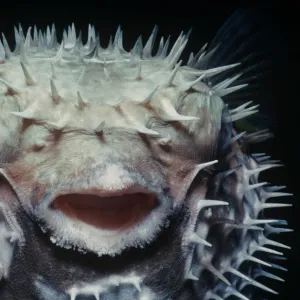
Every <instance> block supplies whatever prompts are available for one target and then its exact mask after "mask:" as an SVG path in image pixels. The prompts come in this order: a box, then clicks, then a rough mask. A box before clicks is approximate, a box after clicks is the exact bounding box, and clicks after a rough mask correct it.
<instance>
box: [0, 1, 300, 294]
mask: <svg viewBox="0 0 300 300" xmlns="http://www.w3.org/2000/svg"><path fill="white" fill-rule="evenodd" d="M223 2H224V3H223ZM225 2H227V1H219V2H217V1H215V2H213V1H210V2H209V3H208V2H207V1H181V2H179V3H176V2H175V1H173V2H159V3H155V2H153V1H147V0H144V1H140V2H136V3H133V2H129V1H128V0H127V1H123V2H122V4H120V3H119V2H117V1H92V0H89V1H78V3H76V2H75V1H73V2H67V1H64V2H53V1H42V2H39V3H35V2H32V1H26V2H23V3H17V2H15V1H10V2H9V1H6V3H5V4H3V1H1V4H0V31H2V32H4V33H5V34H6V37H7V38H8V39H9V40H10V42H11V43H13V26H14V25H17V24H18V23H19V22H21V24H22V26H23V28H24V30H27V28H28V26H32V25H34V24H36V25H38V26H39V27H42V28H44V29H45V27H46V26H47V25H51V24H52V23H53V22H54V23H55V24H56V26H57V30H58V32H59V33H61V31H62V29H63V28H64V27H66V26H67V25H70V24H71V23H72V22H74V23H75V25H76V28H77V29H82V30H83V36H84V37H85V36H86V34H87V27H88V24H89V23H92V24H94V25H95V27H96V30H97V31H100V40H101V44H102V45H103V46H104V45H106V43H107V42H108V39H109V35H110V34H114V33H115V31H116V29H117V26H118V25H119V24H121V25H122V29H123V31H124V44H125V49H126V50H129V48H130V47H132V46H133V45H134V42H135V40H136V38H137V37H138V35H139V34H143V35H144V36H145V37H148V36H149V34H150V33H151V31H152V29H153V26H154V25H155V24H157V25H159V36H161V35H163V36H168V35H169V34H171V35H172V37H173V38H174V39H175V38H176V37H177V36H178V35H179V33H180V32H181V30H185V31H187V30H188V29H189V28H190V27H193V32H192V36H191V38H190V42H189V47H188V51H187V52H189V51H193V52H197V51H198V50H199V49H200V48H201V46H202V45H203V44H204V43H205V42H207V41H210V40H211V39H212V38H213V36H214V35H215V33H216V31H217V30H218V28H220V26H221V25H222V24H223V23H224V21H225V20H226V19H227V18H228V17H229V16H230V15H231V14H232V13H233V12H234V11H235V10H236V9H238V8H239V7H238V6H235V5H233V4H231V5H228V4H225ZM259 9H260V11H262V12H264V13H265V14H266V15H267V16H269V17H271V19H272V22H274V25H275V26H277V28H280V30H281V34H283V35H284V36H285V37H286V39H285V41H286V45H285V47H286V48H287V52H286V54H285V56H286V57H284V58H283V64H281V65H280V66H276V64H274V69H273V70H272V71H273V73H274V74H276V76H273V78H272V79H269V81H267V83H266V88H268V89H269V90H270V93H271V95H272V98H271V101H272V103H270V105H272V107H273V109H272V111H270V112H269V114H270V115H271V119H272V126H271V129H272V131H273V132H274V133H275V138H274V139H272V140H271V141H268V142H266V143H264V144H263V145H262V146H261V149H262V150H264V151H263V152H267V153H268V154H270V155H272V157H274V159H280V160H282V162H283V163H284V164H285V167H284V168H281V169H280V171H277V170H276V171H274V172H273V171H271V172H269V173H268V174H266V177H265V178H266V179H267V180H268V181H270V182H272V183H274V184H277V185H287V186H288V188H287V190H286V191H287V192H292V193H294V197H293V198H289V199H287V200H291V201H290V202H292V203H293V204H294V206H293V208H292V209H286V210H285V211H284V212H283V213H280V217H282V218H283V217H285V218H286V219H288V222H289V227H290V228H294V229H295V231H294V233H288V234H285V236H284V237H283V238H282V239H281V241H284V242H285V243H288V244H289V245H291V246H292V250H290V251H287V252H286V253H287V257H288V261H287V262H286V263H285V264H284V265H285V266H286V267H287V268H288V269H289V272H288V273H286V274H282V277H284V278H285V279H286V283H283V284H282V283H279V284H278V285H277V284H275V286H276V287H277V290H278V291H279V292H280V295H279V296H274V295H271V296H269V299H278V300H279V299H291V300H292V299H300V292H299V287H298V286H297V282H298V278H299V277H300V271H299V267H300V264H299V254H300V246H299V244H300V241H299V237H300V236H299V231H298V227H299V225H298V224H299V221H298V220H297V219H298V214H299V213H300V210H299V199H298V198H299V184H298V177H299V175H298V174H299V169H300V164H299V153H300V143H299V137H300V135H299V121H300V109H299V107H300V99H299V98H300V97H299V86H300V83H299V77H298V73H299V64H298V58H297V52H298V49H297V47H296V45H297V43H298V42H299V41H298V40H299V33H298V26H297V25H298V19H299V16H298V15H297V11H298V8H297V7H293V6H291V5H290V3H287V2H283V3H282V6H281V7H268V8H263V7H260V8H259ZM174 39H173V40H174ZM144 40H145V39H144ZM254 100H255V99H254ZM268 101H270V100H268ZM284 201H286V200H284ZM299 218H300V216H299ZM277 240H278V239H277Z"/></svg>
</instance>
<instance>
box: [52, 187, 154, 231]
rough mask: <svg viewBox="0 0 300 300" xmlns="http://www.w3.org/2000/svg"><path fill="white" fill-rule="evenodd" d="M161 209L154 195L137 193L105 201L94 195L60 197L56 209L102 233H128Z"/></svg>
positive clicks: (57, 199) (55, 204)
mask: <svg viewBox="0 0 300 300" xmlns="http://www.w3.org/2000/svg"><path fill="white" fill-rule="evenodd" d="M156 205H157V199H156V197H155V195H154V194H146V193H133V194H123V195H119V196H108V197H102V196H97V195H90V194H67V195H61V196H58V197H57V198H56V199H55V201H54V202H53V204H52V208H54V209H57V210H60V211H61V212H63V213H64V214H65V215H66V216H67V217H69V218H71V219H73V220H74V219H75V220H79V221H81V222H84V223H87V224H89V225H92V226H95V227H97V228H100V229H104V230H105V229H106V230H116V229H126V228H129V227H132V226H134V225H135V224H137V223H139V222H141V221H142V219H143V218H145V217H146V216H147V215H148V214H149V213H150V212H151V211H152V210H153V209H154V208H155V207H156Z"/></svg>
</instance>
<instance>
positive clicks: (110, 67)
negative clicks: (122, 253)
mask: <svg viewBox="0 0 300 300" xmlns="http://www.w3.org/2000/svg"><path fill="white" fill-rule="evenodd" d="M156 36H157V27H155V28H154V30H153V32H152V34H151V35H150V37H149V39H148V40H147V42H146V44H145V45H143V43H142V39H141V37H139V38H138V40H137V41H136V43H135V45H134V46H133V48H132V49H131V50H130V51H126V50H125V49H124V48H123V43H122V40H123V33H122V30H121V29H120V28H118V30H117V32H116V35H115V38H114V39H110V42H109V45H108V46H107V47H106V48H103V47H101V45H100V41H99V36H98V35H96V32H95V29H94V27H93V26H89V31H88V40H87V43H86V44H83V41H82V38H81V34H79V35H78V34H77V33H76V30H75V27H74V25H72V26H70V27H69V28H68V29H67V30H65V31H64V33H63V38H62V41H61V42H60V43H59V42H58V40H57V37H56V31H55V27H54V26H53V27H52V28H51V29H50V28H49V27H47V30H46V32H42V31H38V30H37V29H36V27H34V29H33V34H32V30H31V28H29V30H28V32H27V34H26V35H25V34H24V33H23V30H22V28H21V27H20V28H19V30H17V29H15V42H16V46H15V49H14V51H12V50H11V49H10V47H9V45H8V42H7V40H6V38H5V36H4V35H2V41H1V40H0V63H1V64H0V84H1V85H0V106H1V110H0V121H1V122H0V137H1V139H2V140H1V144H0V163H6V162H9V161H11V160H12V159H13V158H12V155H13V153H16V151H17V149H18V148H19V146H20V139H19V138H16V136H19V135H22V130H21V129H22V125H24V124H26V126H27V125H28V124H33V125H38V126H43V127H45V128H46V129H47V130H48V131H49V134H52V133H60V134H67V133H70V132H80V133H81V134H88V135H93V136H99V135H101V136H102V135H105V134H106V132H107V130H111V129H112V130H113V129H114V128H117V129H119V128H122V129H126V130H130V131H132V132H133V133H134V134H135V133H136V134H142V135H145V136H146V137H147V138H150V139H157V141H158V143H160V144H161V145H166V144H170V143H172V139H174V137H171V136H170V135H165V134H164V133H163V131H159V130H156V129H155V128H151V126H148V125H149V123H150V122H149V120H150V119H151V118H156V119H159V120H160V121H161V122H165V123H166V124H167V123H174V122H179V123H181V124H183V125H184V126H185V127H187V128H189V129H192V128H193V130H190V131H192V134H194V135H195V136H197V133H198V132H197V128H199V126H200V125H199V126H198V127H197V126H195V125H191V124H202V123H201V122H202V120H201V118H199V116H198V111H200V110H201V109H202V108H203V107H209V108H211V107H214V106H218V108H220V106H221V108H222V109H223V111H227V112H228V113H227V114H225V113H224V114H223V116H221V115H217V116H212V118H213V117H215V118H216V119H219V121H220V124H221V125H222V129H221V130H220V138H222V136H221V135H222V134H223V133H222V130H223V129H224V128H225V129H226V128H227V129H228V128H230V129H229V130H230V138H231V139H230V140H229V142H228V141H227V140H226V139H224V141H226V142H228V144H226V145H222V146H223V147H222V149H223V150H222V151H220V152H219V154H218V157H216V160H214V161H211V162H206V163H203V164H198V165H196V166H195V176H196V175H197V174H198V173H199V172H201V171H202V170H203V169H204V168H206V167H208V166H210V165H214V167H215V170H214V172H213V174H212V175H211V177H212V179H211V181H212V184H211V185H210V187H209V188H208V193H207V197H206V198H204V199H199V198H195V199H193V198H192V199H190V202H189V203H188V204H187V205H189V213H190V215H189V216H188V222H187V225H186V228H185V230H184V233H183V235H182V245H181V246H182V252H183V256H185V258H186V264H185V278H184V280H183V281H184V282H185V283H184V284H186V283H187V282H189V281H191V280H192V281H193V283H192V285H191V286H192V289H193V293H194V294H195V295H198V297H199V299H202V300H209V299H216V300H222V299H227V298H229V297H231V296H236V297H238V298H240V299H245V300H247V299H249V298H248V297H249V296H248V293H249V295H250V294H251V290H250V292H249V290H248V287H249V286H255V287H258V288H260V289H263V290H265V291H268V292H271V293H273V294H275V293H276V292H275V291H274V290H273V289H270V288H269V287H267V286H266V285H264V284H262V283H260V282H259V281H258V279H257V278H258V277H268V278H271V279H275V280H279V281H282V279H281V278H280V277H278V276H277V275H274V274H272V273H270V272H268V271H267V270H265V269H262V266H264V267H266V268H275V269H279V270H284V268H283V267H281V266H279V265H277V264H275V263H273V262H270V261H269V257H268V256H269V255H272V256H271V258H272V259H275V260H276V259H280V256H281V255H282V253H281V252H279V251H277V250H274V249H272V248H269V246H268V245H270V246H275V247H279V248H289V247H288V246H286V245H284V244H281V243H279V242H276V241H274V240H272V239H270V238H269V236H270V235H272V234H277V233H281V232H289V231H290V230H289V229H286V228H283V227H275V226H274V224H275V225H276V224H277V225H285V221H281V220H273V219H264V218H263V211H264V210H265V209H271V208H275V207H277V208H281V207H286V206H289V205H288V204H285V203H277V202H274V203H269V202H267V200H268V199H269V198H274V197H282V196H288V195H289V194H287V193H282V192H278V190H279V189H280V187H266V183H264V182H263V183H260V182H259V181H258V175H259V173H260V172H262V171H264V170H267V169H270V168H273V167H276V166H278V165H277V164H276V163H275V162H274V161H268V157H265V156H263V155H261V154H255V155H248V154H246V153H244V151H243V147H244V146H245V145H246V146H247V145H248V144H249V143H252V142H259V141H261V140H264V139H265V138H267V137H269V136H270V134H269V133H268V132H267V131H261V132H256V133H252V134H249V133H247V132H241V133H236V132H235V131H234V130H232V129H231V125H232V123H233V122H235V121H237V120H240V119H243V118H245V117H248V116H250V115H252V114H254V113H256V112H257V111H258V110H257V106H258V105H254V106H250V107H249V105H250V102H247V103H245V104H242V105H241V106H239V107H233V108H231V107H230V108H229V109H228V110H226V105H225V103H224V102H223V100H222V99H223V97H225V96H226V95H228V94H230V93H233V92H235V91H237V90H239V89H241V88H244V87H246V86H247V85H246V84H242V85H234V82H235V81H236V80H237V79H238V78H239V77H240V76H241V75H242V74H238V75H234V76H232V77H230V78H227V79H225V80H223V81H222V82H219V83H217V84H215V85H214V86H209V85H208V84H207V80H209V78H210V77H213V76H215V75H218V74H220V73H222V72H226V71H227V70H229V69H231V68H234V67H235V66H237V65H238V64H232V65H228V66H220V67H217V68H212V69H201V67H202V66H204V65H205V62H207V61H208V60H209V58H210V56H211V55H212V53H214V51H215V49H213V50H211V51H210V52H207V50H206V46H204V47H203V48H202V49H201V50H200V51H199V52H198V53H197V54H196V55H194V54H191V55H190V58H189V60H188V63H187V65H185V66H184V65H183V64H182V61H181V60H180V57H181V55H182V52H183V51H184V49H185V47H186V45H187V42H188V38H189V33H188V34H184V33H181V34H180V35H179V37H178V38H177V40H176V41H175V43H174V44H173V46H172V47H170V49H169V46H170V39H167V40H165V39H164V38H161V40H160V41H159V45H158V50H157V52H156V54H155V55H153V49H154V44H155V38H156ZM225 99H226V97H225ZM222 109H219V110H216V111H222ZM207 111H208V112H214V111H215V110H214V109H211V110H207ZM46 145H47V144H46V141H44V140H36V141H35V148H34V149H35V151H39V150H41V149H43V148H44V147H46ZM199 146H200V145H199ZM7 149H13V150H12V151H8V150H7ZM3 170H4V171H3V174H4V175H5V165H4V166H3ZM0 204H1V195H0ZM11 220H14V219H13V216H11V215H10V214H7V213H5V207H4V205H0V243H1V247H2V245H3V247H5V252H4V254H1V255H0V279H1V278H2V277H4V278H7V277H8V276H9V267H10V264H11V260H12V253H13V246H14V244H15V243H16V242H18V241H21V239H20V238H19V236H20V234H19V235H18V238H15V235H14V228H15V227H17V225H16V224H15V225H14V226H15V227H14V226H11V225H10V224H11ZM14 222H15V223H16V221H14ZM64 242H65V241H63V242H62V244H63V243H64ZM22 243H23V242H22ZM22 243H21V244H22ZM256 252H259V253H263V257H261V256H255V255H256ZM265 254H266V255H265ZM265 259H266V260H265ZM249 263H251V264H249ZM253 265H254V266H255V268H254V267H253ZM257 265H258V266H259V267H256V266H257ZM199 280H200V281H201V282H202V283H203V282H204V283H205V284H203V287H201V286H200V284H199ZM202 283H201V284H202ZM184 284H183V285H184ZM80 290H82V289H80V288H76V289H73V290H72V291H71V292H70V294H72V295H71V297H72V299H75V298H76V295H77V294H76V293H77V292H78V291H80ZM78 293H79V292H78ZM95 293H96V294H97V295H98V296H99V293H100V291H98V290H96V292H95V291H94V290H93V291H92V293H91V294H92V295H95ZM146 294H147V293H146ZM98 296H96V298H97V297H98ZM97 299H98V298H97ZM140 299H141V300H142V299H148V298H147V297H144V298H140ZM151 299H152V298H151ZM157 299H158V298H157ZM161 299H162V298H161ZM159 300H160V298H159Z"/></svg>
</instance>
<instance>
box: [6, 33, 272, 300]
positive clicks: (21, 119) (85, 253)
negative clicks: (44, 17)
mask: <svg viewBox="0 0 300 300" xmlns="http://www.w3.org/2000/svg"><path fill="white" fill-rule="evenodd" d="M29 34H30V31H29ZM29 34H28V35H27V38H26V39H24V36H23V33H22V31H19V32H17V35H16V41H17V47H16V50H15V52H14V53H11V52H10V50H8V48H7V46H6V48H5V51H4V53H5V55H4V59H5V61H4V63H3V64H2V65H0V79H1V83H3V85H1V86H0V104H1V108H2V110H1V111H0V122H1V123H0V134H1V135H0V136H1V142H2V143H1V145H0V162H1V163H2V169H1V174H2V176H1V181H0V195H1V199H0V201H1V202H0V203H1V205H2V207H0V208H1V209H2V210H0V212H1V214H0V225H1V227H0V243H2V245H3V247H6V248H5V249H6V250H5V251H3V252H2V253H3V254H2V255H0V266H1V263H2V269H3V270H4V271H3V272H2V273H3V274H1V273H0V279H1V277H3V281H2V282H1V286H0V298H1V299H5V300H13V299H22V300H32V299H37V300H49V299H58V300H65V299H66V300H67V299H72V300H74V299H76V300H80V299H99V296H100V299H101V300H119V299H120V300H121V299H122V300H124V299H139V300H153V299H155V300H171V299H172V300H187V299H202V300H208V299H217V300H220V299H226V298H227V297H229V296H231V295H234V293H236V294H235V295H240V294H237V293H239V292H240V291H242V290H243V287H244V286H242V285H243V282H245V281H244V280H241V279H240V277H241V276H239V275H238V274H235V275H232V273H233V272H234V271H233V269H232V268H234V270H237V269H239V268H240V265H241V264H242V263H243V262H244V261H246V260H249V255H250V256H252V254H253V253H254V252H255V251H257V250H259V249H258V248H257V247H260V246H263V245H264V244H266V240H265V239H264V238H263V237H262V238H261V239H259V236H260V230H259V229H262V230H263V229H265V230H266V231H267V229H268V228H269V227H268V228H267V227H264V226H265V225H263V223H265V222H260V219H261V215H260V209H261V208H262V207H261V206H260V205H261V204H260V203H261V202H262V203H263V202H264V201H265V199H264V195H266V193H267V192H266V191H264V190H263V188H261V187H257V189H256V188H255V189H250V188H249V187H250V185H251V184H256V183H257V174H258V173H259V172H260V169H257V168H258V164H257V162H255V160H254V159H253V158H251V156H249V155H248V154H247V152H246V150H247V136H246V137H245V136H244V137H243V139H236V140H235V139H233V140H232V138H233V137H234V136H236V135H237V133H236V131H235V130H233V129H232V122H231V121H232V120H233V121H234V120H238V119H240V118H242V117H245V116H248V115H250V114H252V113H253V112H255V111H254V110H253V109H252V108H245V107H246V106H244V107H243V106H242V107H241V108H237V109H236V110H231V111H229V110H228V108H227V107H226V105H225V104H224V102H223V100H222V96H225V95H226V94H228V93H230V92H233V91H234V90H235V88H231V85H230V84H231V83H232V82H233V81H234V80H231V82H229V81H230V79H229V81H225V82H223V83H221V84H219V85H218V86H215V87H209V86H208V85H207V84H206V83H205V81H204V79H207V78H209V77H211V76H213V75H215V74H217V73H220V72H221V71H224V70H226V69H229V68H232V67H234V66H228V67H224V68H223V69H222V68H220V69H217V70H215V69H213V70H204V71H203V70H202V71H201V70H200V71H199V70H196V69H194V68H192V67H190V66H181V62H179V63H178V60H179V57H180V54H181V52H182V51H183V49H184V47H185V45H186V42H187V40H186V37H185V36H184V35H183V34H181V35H180V36H179V38H178V40H177V42H176V43H175V45H174V46H173V48H172V50H171V51H170V52H169V54H168V55H167V54H166V47H165V45H166V44H165V43H163V41H162V43H161V44H160V47H159V50H158V54H157V55H156V56H155V57H153V56H152V54H151V52H152V47H153V37H154V36H155V35H156V29H155V30H154V32H153V34H152V36H151V37H150V39H149V41H148V43H147V44H146V46H145V47H144V48H143V47H142V46H141V44H140V41H139V40H138V41H137V44H136V46H135V47H134V48H133V50H132V51H131V52H126V51H125V50H124V49H123V47H122V32H121V31H120V30H118V32H117V34H116V38H115V41H114V43H113V44H110V45H109V47H108V48H107V49H102V48H99V44H98V43H97V39H96V36H95V32H94V30H93V28H90V31H89V40H88V43H87V45H85V46H84V47H83V46H82V42H81V40H80V39H77V38H76V33H75V29H74V28H73V27H72V28H71V27H70V28H69V31H68V34H67V33H65V35H64V39H63V43H61V44H60V45H59V44H58V43H57V41H56V38H55V32H54V31H53V30H52V31H50V30H48V32H47V35H45V36H43V34H42V36H40V37H39V38H38V37H37V34H36V33H35V34H34V39H33V40H32V39H31V38H30V37H29V36H30V35H29ZM3 44H4V46H5V41H3ZM0 46H2V45H0ZM3 49H4V48H3ZM0 55H1V47H0ZM207 55H209V54H207ZM205 57H206V56H204V58H205ZM0 58H1V56H0ZM197 60H198V58H197ZM20 61H21V65H20ZM22 71H23V73H24V74H22ZM199 76H200V77H199ZM228 86H229V88H228ZM242 87H244V85H243V86H239V87H237V88H236V89H238V88H242ZM78 92H79V94H78ZM99 124H100V125H99ZM249 139H250V135H249V136H248V140H249ZM241 141H242V143H241ZM269 167H271V165H270V166H269ZM228 170H229V171H230V172H228ZM231 170H232V171H231ZM251 170H252V171H253V173H251V174H250V173H249V172H252V171H251ZM256 170H257V171H256ZM120 193H121V194H124V193H129V194H130V195H132V196H130V195H129V196H128V197H129V198H130V197H132V198H133V197H135V195H136V193H141V196H138V197H140V199H145V200H139V201H140V202H141V203H137V204H134V205H133V204H132V203H131V202H130V199H129V200H128V199H127V198H126V197H127V196H126V195H125V196H124V195H123V196H121V195H120ZM263 193H265V194H263ZM74 194H77V195H82V196H76V197H75V196H72V195H74ZM91 194H92V195H97V197H98V198H97V201H99V202H100V201H101V200H102V204H98V206H97V203H96V204H95V202H94V200H92V198H91V196H90V195H91ZM60 195H69V196H67V197H65V198H63V200H62V201H61V202H60V204H58V200H57V199H58V198H59V197H58V196H60ZM138 195H140V194H138ZM112 196H114V197H115V198H109V199H111V200H109V201H110V202H109V201H107V200H105V199H106V198H107V197H112ZM154 196H155V197H154ZM63 197H64V196H63ZM77 197H78V198H77ZM80 197H82V199H81V198H80ZM101 197H103V198H102V199H101ZM117 197H119V198H120V197H123V198H122V199H124V200H123V204H121V203H119V202H118V200H117ZM255 197H256V198H257V199H258V200H257V201H258V202H255V201H254V202H252V204H251V203H250V205H249V204H248V202H247V201H248V200H249V199H250V198H251V199H256V198H255ZM75 198H76V199H79V201H78V202H77V200H76V201H75ZM119 198H118V199H119ZM80 199H81V201H80ZM93 199H94V198H93ZM112 199H114V200H112ZM125 199H126V200H125ZM151 199H156V202H155V205H154V204H153V202H152V200H151ZM212 199H213V201H211V200H212ZM97 201H96V202H97ZM105 201H107V202H105ZM111 201H116V202H114V203H117V204H115V206H116V210H115V211H114V210H113V213H111V211H112V209H113V207H112V206H110V204H109V203H111ZM143 201H146V202H147V203H148V204H146V203H145V204H144V203H143ZM80 202H82V203H80ZM124 203H128V204H127V207H125V206H124V205H125V204H124ZM130 203H131V204H130ZM74 205H75V206H74ZM122 205H123V206H122ZM76 206H77V207H76ZM78 207H79V209H78ZM126 209H127V210H128V215H129V217H128V216H127V210H126ZM103 211H104V212H103ZM124 211H126V212H124ZM130 211H131V213H130ZM132 212H133V213H132ZM89 215H90V216H91V218H90V219H89V218H86V216H89ZM139 215H140V216H142V217H140V218H139V217H138V216H139ZM107 216H109V217H107ZM110 216H111V217H110ZM135 218H136V219H135ZM123 219H124V220H125V221H124V222H123V223H124V224H123V223H122V222H121V221H120V220H123ZM103 220H105V221H103ZM117 222H120V224H121V223H122V224H123V225H122V226H121V227H120V226H117V225H116V224H119V223H117ZM266 222H274V221H272V220H269V221H266ZM261 224H262V225H261ZM253 225H261V227H257V226H256V227H253ZM234 226H235V227H234ZM268 226H269V225H268ZM270 228H273V227H270ZM1 230H2V231H1ZM267 234H268V232H267V233H266V236H267ZM232 235H233V236H234V238H232ZM256 240H257V241H256ZM210 243H211V244H212V246H211V245H210ZM255 247H256V248H255ZM3 249H4V248H3ZM245 253H248V257H246V256H245ZM231 267H232V268H231ZM0 270H1V269H0ZM207 270H209V271H210V272H211V273H209V272H208V271H207ZM246 272H248V269H247V271H246ZM251 272H252V271H251V269H249V276H252V275H253V274H252V273H251ZM230 273H231V274H230ZM223 274H224V275H223ZM225 275H226V276H225ZM258 275H260V274H258ZM195 276H196V277H197V278H199V280H197V281H195ZM224 276H225V277H224ZM228 280H229V281H230V282H231V283H232V288H231V287H230V288H228V286H226V284H225V283H223V282H224V281H225V282H228ZM222 281H223V282H222ZM246 281H247V280H246ZM248 282H250V283H251V284H252V285H256V286H258V287H260V288H262V289H265V290H268V291H269V292H273V291H272V290H270V289H268V288H267V287H265V286H263V285H259V284H258V283H257V282H256V281H251V280H250V279H249V280H248ZM246 285H247V282H246V284H245V286H246ZM72 288H73V289H72ZM83 294H85V295H83ZM218 296H219V298H218ZM220 297H221V298H220ZM244 299H246V298H244Z"/></svg>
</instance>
